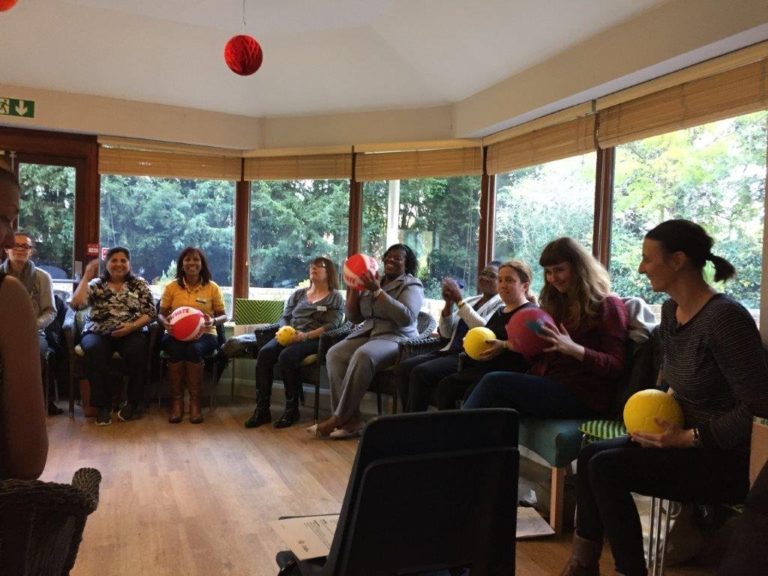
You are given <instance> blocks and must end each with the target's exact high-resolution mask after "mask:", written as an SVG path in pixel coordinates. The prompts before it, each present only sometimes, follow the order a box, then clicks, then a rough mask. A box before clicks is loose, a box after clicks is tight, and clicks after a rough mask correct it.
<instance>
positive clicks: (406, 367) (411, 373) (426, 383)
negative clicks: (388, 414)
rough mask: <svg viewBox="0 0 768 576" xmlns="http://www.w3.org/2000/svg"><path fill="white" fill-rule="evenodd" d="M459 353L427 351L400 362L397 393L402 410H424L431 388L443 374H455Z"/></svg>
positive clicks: (426, 406) (427, 405)
mask: <svg viewBox="0 0 768 576" xmlns="http://www.w3.org/2000/svg"><path fill="white" fill-rule="evenodd" d="M458 367H459V355H458V353H455V352H428V353H426V354H419V355H418V356H413V357H412V358H408V359H407V360H404V361H403V362H401V363H400V382H399V394H400V400H401V401H402V403H403V412H424V411H426V410H427V408H429V400H430V396H431V395H432V390H433V389H434V388H435V387H436V386H437V383H438V382H439V381H440V380H442V379H443V378H444V377H445V376H448V375H450V374H455V373H456V369H457V368H458Z"/></svg>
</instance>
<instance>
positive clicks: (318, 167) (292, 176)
mask: <svg viewBox="0 0 768 576" xmlns="http://www.w3.org/2000/svg"><path fill="white" fill-rule="evenodd" d="M244 162H245V164H244V167H243V173H244V179H245V180H310V179H311V180H325V179H328V180H333V179H342V180H349V179H350V178H352V154H308V155H287V156H260V157H256V158H246V159H245V161H244Z"/></svg>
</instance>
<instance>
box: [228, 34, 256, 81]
mask: <svg viewBox="0 0 768 576" xmlns="http://www.w3.org/2000/svg"><path fill="white" fill-rule="evenodd" d="M262 60H264V53H263V52H262V51H261V46H260V45H259V43H258V42H257V41H256V38H254V37H253V36H246V35H245V34H238V35H237V36H232V38H230V39H229V42H227V45H226V46H224V61H225V62H226V63H227V66H229V69H230V70H232V72H234V73H235V74H240V76H250V75H251V74H253V73H254V72H256V70H258V69H259V68H261V62H262Z"/></svg>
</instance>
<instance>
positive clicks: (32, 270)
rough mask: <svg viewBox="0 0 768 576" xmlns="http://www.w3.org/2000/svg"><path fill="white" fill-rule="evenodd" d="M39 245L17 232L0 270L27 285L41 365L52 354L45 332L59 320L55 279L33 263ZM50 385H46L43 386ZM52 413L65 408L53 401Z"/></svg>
mask: <svg viewBox="0 0 768 576" xmlns="http://www.w3.org/2000/svg"><path fill="white" fill-rule="evenodd" d="M34 250H35V244H34V242H33V241H32V237H31V236H30V235H29V234H27V233H26V232H22V231H21V230H17V231H16V232H15V233H14V243H13V246H11V247H9V248H6V249H5V253H6V255H7V256H8V258H7V259H6V260H5V262H3V263H2V264H0V271H2V272H5V273H6V274H8V275H9V276H13V277H14V278H16V279H17V280H18V281H19V282H21V283H22V284H23V285H24V288H26V289H27V294H29V298H30V301H31V302H32V310H33V311H34V313H35V324H36V327H37V331H38V332H37V337H38V338H37V339H38V342H39V344H40V362H41V365H42V363H44V362H45V356H46V353H47V352H48V341H47V340H46V338H45V329H46V328H47V327H48V325H49V324H50V323H51V322H53V320H54V318H56V305H55V304H54V300H53V285H52V282H51V277H50V275H49V274H48V272H46V271H45V270H40V269H39V268H37V267H36V266H35V265H34V263H33V262H32V260H31V259H30V258H31V257H32V254H33V253H34ZM45 385H46V382H43V386H45ZM48 413H49V414H51V415H55V414H61V408H59V407H58V406H56V404H54V403H53V401H49V403H48Z"/></svg>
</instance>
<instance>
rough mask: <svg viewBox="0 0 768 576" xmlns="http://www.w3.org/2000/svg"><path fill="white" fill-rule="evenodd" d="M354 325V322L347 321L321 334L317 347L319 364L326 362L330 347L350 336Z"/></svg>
mask: <svg viewBox="0 0 768 576" xmlns="http://www.w3.org/2000/svg"><path fill="white" fill-rule="evenodd" d="M354 327H355V325H354V324H352V322H345V323H344V324H342V325H341V326H340V327H338V328H334V329H333V330H328V332H323V333H322V334H321V335H320V342H319V344H318V347H317V361H318V363H319V364H321V365H322V364H325V355H326V354H327V353H328V350H329V349H330V347H331V346H333V345H334V344H338V343H339V342H341V341H342V340H344V338H346V337H347V336H349V335H350V334H351V333H352V330H353V329H354Z"/></svg>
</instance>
